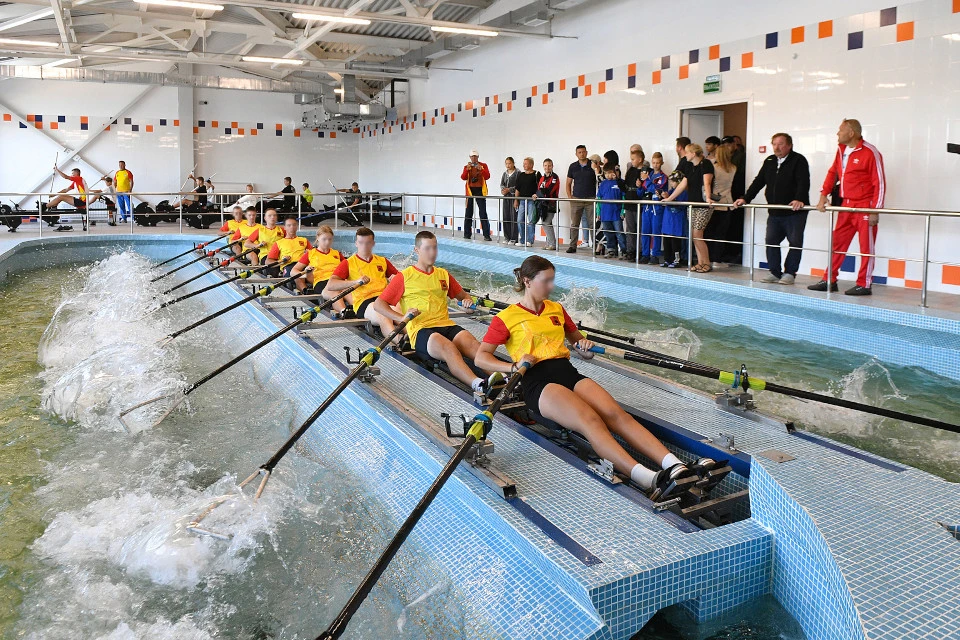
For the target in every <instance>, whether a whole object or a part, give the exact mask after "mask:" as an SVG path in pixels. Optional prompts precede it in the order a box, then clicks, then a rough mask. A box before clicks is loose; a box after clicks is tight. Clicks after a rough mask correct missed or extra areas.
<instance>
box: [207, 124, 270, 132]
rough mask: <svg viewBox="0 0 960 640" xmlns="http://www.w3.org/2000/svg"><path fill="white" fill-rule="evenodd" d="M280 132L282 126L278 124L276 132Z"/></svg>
mask: <svg viewBox="0 0 960 640" xmlns="http://www.w3.org/2000/svg"><path fill="white" fill-rule="evenodd" d="M213 126H217V125H213ZM282 130H283V125H282V124H278V125H277V131H282Z"/></svg>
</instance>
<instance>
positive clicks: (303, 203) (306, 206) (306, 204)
mask: <svg viewBox="0 0 960 640" xmlns="http://www.w3.org/2000/svg"><path fill="white" fill-rule="evenodd" d="M300 210H301V211H314V208H313V192H312V191H310V184H309V183H307V182H304V183H303V195H301V196H300Z"/></svg>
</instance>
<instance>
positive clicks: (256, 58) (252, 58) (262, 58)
mask: <svg viewBox="0 0 960 640" xmlns="http://www.w3.org/2000/svg"><path fill="white" fill-rule="evenodd" d="M240 59H241V60H243V61H244V62H265V63H267V64H290V65H293V66H296V67H299V66H300V65H302V64H304V63H305V62H306V60H297V59H296V58H269V57H266V56H241V57H240Z"/></svg>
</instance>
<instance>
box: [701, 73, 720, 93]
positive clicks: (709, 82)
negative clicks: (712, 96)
mask: <svg viewBox="0 0 960 640" xmlns="http://www.w3.org/2000/svg"><path fill="white" fill-rule="evenodd" d="M703 92H704V93H720V74H719V73H718V74H716V75H712V76H707V77H706V79H705V80H704V81H703Z"/></svg>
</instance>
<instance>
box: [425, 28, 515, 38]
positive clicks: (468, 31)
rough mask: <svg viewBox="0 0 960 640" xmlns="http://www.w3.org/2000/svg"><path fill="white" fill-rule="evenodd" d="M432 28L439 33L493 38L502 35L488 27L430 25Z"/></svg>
mask: <svg viewBox="0 0 960 640" xmlns="http://www.w3.org/2000/svg"><path fill="white" fill-rule="evenodd" d="M430 30H431V31H437V32H439V33H459V34H463V35H465V36H483V37H484V38H493V37H495V36H498V35H500V34H499V33H497V32H496V31H489V30H487V29H463V28H460V27H430Z"/></svg>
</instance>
